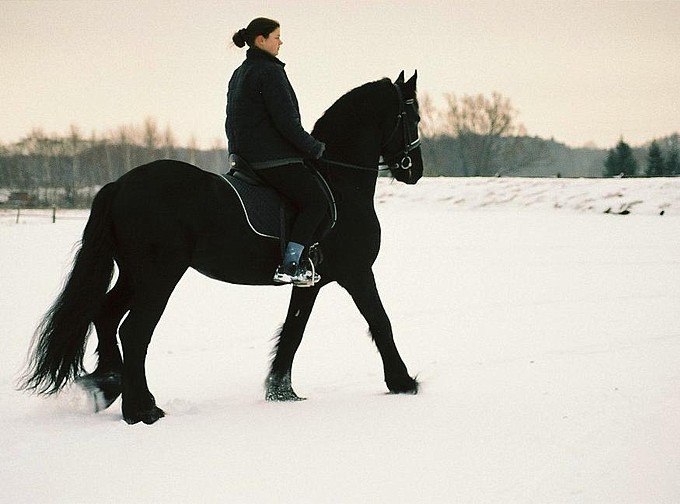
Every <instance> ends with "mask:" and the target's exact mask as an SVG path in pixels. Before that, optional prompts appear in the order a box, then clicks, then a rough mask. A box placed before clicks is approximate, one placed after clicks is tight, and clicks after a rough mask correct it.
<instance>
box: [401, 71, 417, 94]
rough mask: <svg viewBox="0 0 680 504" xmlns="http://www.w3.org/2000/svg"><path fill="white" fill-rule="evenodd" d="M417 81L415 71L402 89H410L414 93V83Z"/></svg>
mask: <svg viewBox="0 0 680 504" xmlns="http://www.w3.org/2000/svg"><path fill="white" fill-rule="evenodd" d="M402 73H403V72H402ZM417 80H418V70H416V71H415V72H414V73H413V77H411V78H410V79H409V80H408V81H407V82H406V84H405V85H404V87H406V88H409V89H412V90H413V91H414V92H415V90H416V81H417Z"/></svg>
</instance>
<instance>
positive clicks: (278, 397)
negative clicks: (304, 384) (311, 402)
mask: <svg viewBox="0 0 680 504" xmlns="http://www.w3.org/2000/svg"><path fill="white" fill-rule="evenodd" d="M265 399H266V400H267V401H270V402H285V401H306V400H307V398H306V397H300V396H298V395H297V394H296V393H295V392H294V391H293V390H270V389H267V393H266V395H265Z"/></svg>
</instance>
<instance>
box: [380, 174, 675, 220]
mask: <svg viewBox="0 0 680 504" xmlns="http://www.w3.org/2000/svg"><path fill="white" fill-rule="evenodd" d="M400 186H401V184H396V183H395V184H392V183H391V181H389V180H387V179H380V181H379V184H378V190H377V192H376V199H377V201H378V202H380V203H385V202H387V201H389V200H390V199H392V198H395V197H396V198H399V199H406V200H407V201H411V202H422V201H439V202H441V203H444V204H445V205H447V206H449V207H450V208H453V209H465V210H477V209H491V210H493V209H501V208H503V209H505V208H515V209H531V210H548V209H560V210H571V211H576V212H587V213H591V212H594V213H612V214H622V215H627V214H638V215H665V214H669V213H671V214H679V213H680V178H634V179H582V178H581V179H565V178H483V177H480V178H476V177H475V178H448V177H446V178H445V177H440V178H424V179H422V180H420V181H419V182H418V184H417V185H416V186H414V187H412V188H411V187H409V188H407V189H404V188H403V187H400Z"/></svg>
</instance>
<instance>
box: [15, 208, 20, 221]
mask: <svg viewBox="0 0 680 504" xmlns="http://www.w3.org/2000/svg"><path fill="white" fill-rule="evenodd" d="M20 216H21V206H18V207H17V222H16V223H17V224H19V217H20Z"/></svg>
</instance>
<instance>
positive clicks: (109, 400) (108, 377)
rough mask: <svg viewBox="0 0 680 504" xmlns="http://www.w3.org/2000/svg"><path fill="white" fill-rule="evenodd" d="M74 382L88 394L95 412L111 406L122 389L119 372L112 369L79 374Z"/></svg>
mask: <svg viewBox="0 0 680 504" xmlns="http://www.w3.org/2000/svg"><path fill="white" fill-rule="evenodd" d="M75 383H76V385H77V386H79V387H80V388H81V389H83V390H84V391H85V392H86V393H88V394H89V395H90V397H91V399H92V403H93V409H94V412H95V413H98V412H100V411H103V410H105V409H106V408H108V407H109V406H111V404H113V401H115V400H116V399H117V398H118V396H119V395H120V394H121V392H122V390H123V380H122V377H121V374H120V373H116V372H113V371H111V372H108V373H97V372H94V373H92V374H89V375H85V376H81V377H79V378H78V379H77V380H76V381H75Z"/></svg>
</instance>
